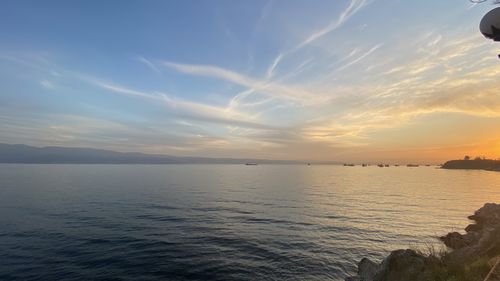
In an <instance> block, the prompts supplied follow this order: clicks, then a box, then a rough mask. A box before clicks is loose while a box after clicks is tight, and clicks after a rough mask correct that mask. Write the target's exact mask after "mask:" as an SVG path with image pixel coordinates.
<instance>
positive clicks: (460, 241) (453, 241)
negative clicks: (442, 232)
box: [441, 232, 467, 249]
mask: <svg viewBox="0 0 500 281" xmlns="http://www.w3.org/2000/svg"><path fill="white" fill-rule="evenodd" d="M441 241H443V243H444V244H445V245H446V247H448V248H451V249H461V248H463V247H465V246H467V243H466V240H465V239H464V236H463V235H462V234H460V233H458V232H451V233H448V234H447V235H446V236H442V237H441Z"/></svg>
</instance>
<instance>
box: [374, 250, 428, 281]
mask: <svg viewBox="0 0 500 281" xmlns="http://www.w3.org/2000/svg"><path fill="white" fill-rule="evenodd" d="M425 265H426V257H424V256H423V255H420V254H418V253H417V252H415V251H414V250H409V249H408V250H397V251H394V252H392V253H391V254H390V255H389V256H388V257H387V258H386V259H385V260H384V261H383V262H382V264H381V269H380V271H379V272H378V273H377V274H376V276H375V278H374V281H401V280H420V275H421V274H422V272H424V270H425Z"/></svg>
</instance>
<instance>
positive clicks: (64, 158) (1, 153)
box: [0, 144, 302, 164]
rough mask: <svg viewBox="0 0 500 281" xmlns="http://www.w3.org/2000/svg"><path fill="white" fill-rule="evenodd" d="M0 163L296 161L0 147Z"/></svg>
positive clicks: (240, 162)
mask: <svg viewBox="0 0 500 281" xmlns="http://www.w3.org/2000/svg"><path fill="white" fill-rule="evenodd" d="M0 163H33V164H245V163H258V164H298V163H302V162H298V161H281V160H266V159H236V158H234V159H233V158H208V157H179V156H171V155H161V154H145V153H138V152H127V153H124V152H117V151H112V150H103V149H93V148H73V147H57V146H47V147H34V146H28V145H23V144H0Z"/></svg>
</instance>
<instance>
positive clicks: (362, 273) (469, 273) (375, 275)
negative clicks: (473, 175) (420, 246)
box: [345, 203, 500, 281]
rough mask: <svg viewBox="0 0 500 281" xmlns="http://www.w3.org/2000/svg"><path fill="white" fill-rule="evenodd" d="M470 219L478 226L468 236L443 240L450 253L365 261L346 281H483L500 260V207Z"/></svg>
mask: <svg viewBox="0 0 500 281" xmlns="http://www.w3.org/2000/svg"><path fill="white" fill-rule="evenodd" d="M469 219H470V220H472V221H473V222H474V223H473V224H470V225H469V226H467V227H466V228H465V232H466V234H460V233H458V232H451V233H448V234H447V235H445V236H442V237H440V240H441V241H442V242H443V243H444V244H445V245H446V246H447V247H448V249H449V250H448V251H444V252H439V253H422V252H419V251H415V250H410V249H407V250H397V251H393V252H391V253H390V255H389V256H388V257H387V258H385V259H384V260H383V261H382V262H381V263H375V262H373V261H371V260H369V259H367V258H364V259H362V260H361V261H360V262H359V264H358V273H357V275H356V276H351V277H347V278H345V280H346V281H441V280H443V281H476V280H480V281H483V280H484V278H485V277H486V276H487V275H488V272H489V271H490V270H491V268H492V267H493V266H494V265H495V264H496V263H497V261H498V260H499V259H500V204H494V203H489V204H485V205H484V206H483V207H482V208H480V209H479V210H477V211H476V212H475V213H474V214H473V215H472V216H469ZM494 280H497V279H494Z"/></svg>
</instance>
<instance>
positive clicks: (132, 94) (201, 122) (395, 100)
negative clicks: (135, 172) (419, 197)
mask: <svg viewBox="0 0 500 281" xmlns="http://www.w3.org/2000/svg"><path fill="white" fill-rule="evenodd" d="M493 7H494V6H493V5H491V4H480V5H473V4H471V3H470V2H469V1H467V0H440V1H435V0H418V1H417V0H415V1H410V0H351V1H349V0H338V1H331V0H324V1H319V0H312V1H311V0H308V1H303V0H301V1H299V0H297V1H295V0H275V1H272V0H252V1H233V0H224V1H222V0H221V1H216V0H211V1H208V0H207V1H195V0H193V1H186V0H177V1H175V0H173V1H23V0H21V1H2V2H1V3H0V142H2V143H23V144H29V145H35V146H47V145H57V146H77V147H93V148H105V149H112V150H117V151H140V152H147V153H162V154H173V155H181V156H184V155H192V156H210V157H252V158H268V159H296V160H311V161H313V160H332V161H353V162H354V161H356V162H357V161H395V162H405V161H415V162H426V161H429V162H433V163H434V162H436V163H438V162H441V161H443V160H446V159H452V158H459V157H463V155H465V154H470V155H473V156H475V155H484V156H487V157H491V158H497V157H500V60H498V58H497V54H498V53H500V44H498V43H494V42H492V41H488V40H486V39H485V38H484V37H483V36H482V35H481V34H480V33H479V30H478V25H479V22H480V20H481V18H482V16H483V15H484V14H485V13H486V12H487V11H488V10H490V9H492V8H493Z"/></svg>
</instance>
